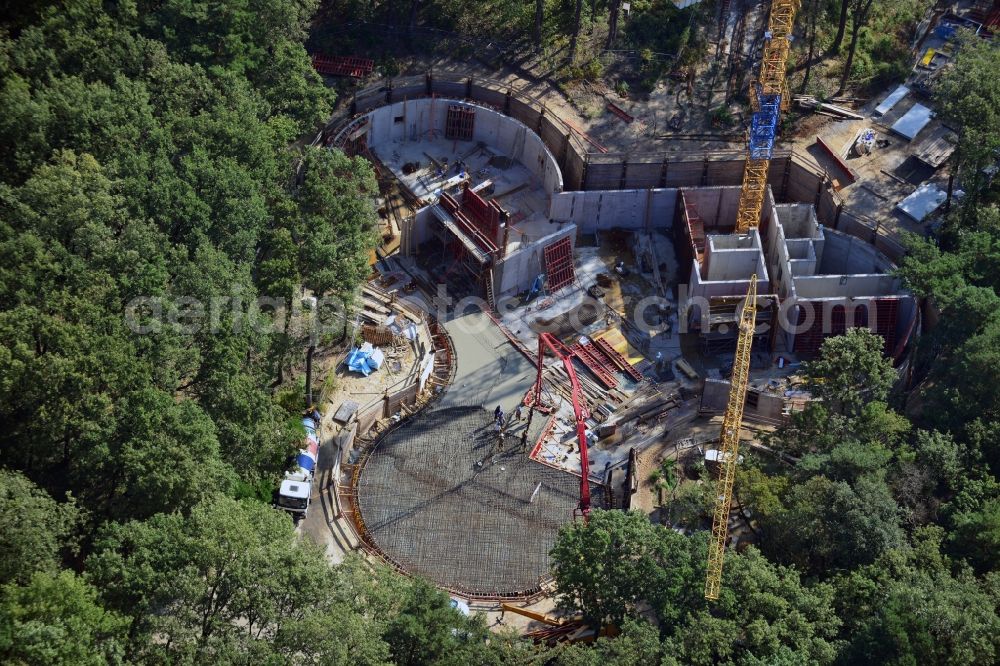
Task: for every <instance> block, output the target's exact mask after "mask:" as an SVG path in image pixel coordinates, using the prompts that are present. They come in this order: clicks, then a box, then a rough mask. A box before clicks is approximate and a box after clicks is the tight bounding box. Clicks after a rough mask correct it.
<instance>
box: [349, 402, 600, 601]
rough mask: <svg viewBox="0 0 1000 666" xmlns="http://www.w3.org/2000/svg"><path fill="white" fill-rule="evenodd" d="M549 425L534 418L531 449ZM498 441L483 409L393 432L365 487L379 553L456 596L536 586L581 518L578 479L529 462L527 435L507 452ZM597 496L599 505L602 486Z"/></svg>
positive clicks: (460, 410) (443, 412) (372, 462)
mask: <svg viewBox="0 0 1000 666" xmlns="http://www.w3.org/2000/svg"><path fill="white" fill-rule="evenodd" d="M543 423H544V418H540V417H539V415H535V418H534V420H533V423H532V426H533V427H532V431H533V432H531V433H529V437H528V442H529V446H530V445H531V443H533V442H534V437H537V436H538V431H540V429H541V426H542V424H543ZM496 437H497V436H496V432H495V429H494V425H493V417H492V414H491V413H490V412H488V411H487V410H485V409H482V408H481V407H449V408H442V409H437V410H433V411H429V412H426V413H424V414H421V415H419V416H417V417H416V418H414V419H413V420H411V421H409V422H408V423H406V424H404V425H403V426H401V427H400V428H398V429H397V430H395V431H393V432H390V433H389V434H387V435H386V436H385V437H384V438H383V439H382V440H381V441H380V442H379V443H378V444H377V445H376V448H375V450H374V451H373V452H372V454H371V457H370V458H369V459H368V461H367V462H366V463H365V466H364V468H363V469H362V470H361V477H360V480H359V485H358V506H359V509H360V512H361V516H362V518H363V520H364V523H365V528H366V529H367V531H368V534H369V536H370V537H371V538H372V539H373V540H374V541H375V543H376V544H377V545H378V547H379V548H380V549H382V550H383V551H384V552H385V553H386V554H387V555H388V556H390V557H391V558H392V559H394V560H395V561H396V562H397V563H399V564H400V565H402V566H403V567H404V568H405V569H407V570H408V571H409V572H410V573H413V574H417V575H421V576H424V577H426V578H428V579H430V580H432V581H434V582H435V583H437V584H439V585H441V586H443V587H447V588H451V589H454V590H460V591H465V592H470V593H475V594H483V595H494V594H495V595H507V594H518V593H521V592H523V591H526V590H531V589H534V588H536V587H537V586H538V584H539V582H540V581H541V580H542V579H543V578H544V577H545V576H546V575H547V574H548V571H549V550H550V549H551V548H552V545H553V544H554V543H555V538H556V534H557V532H558V530H559V526H560V525H562V524H563V523H566V522H568V521H571V520H572V519H573V510H574V508H576V506H577V505H578V503H579V489H580V480H579V477H576V476H573V475H571V474H568V473H565V472H560V471H559V470H555V469H552V468H550V467H547V466H545V465H542V464H540V463H537V462H534V461H531V460H529V459H528V456H527V454H526V453H524V452H522V451H521V449H520V429H515V431H514V435H513V436H512V437H509V438H508V439H507V442H506V444H505V451H504V452H503V453H497V447H496V441H497V440H496ZM539 485H540V488H539ZM536 488H538V494H537V495H535V497H534V499H533V500H532V495H533V494H534V493H535V490H536ZM592 490H593V495H594V497H595V500H599V499H600V494H599V493H598V492H597V491H598V486H597V484H594V487H593V489H592Z"/></svg>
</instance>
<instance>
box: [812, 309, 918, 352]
mask: <svg viewBox="0 0 1000 666" xmlns="http://www.w3.org/2000/svg"><path fill="white" fill-rule="evenodd" d="M899 303H900V299H899V298H898V297H886V298H876V299H872V301H871V302H868V303H858V304H857V305H855V306H854V321H853V322H852V325H851V328H858V327H861V326H864V327H870V328H873V329H874V332H875V333H877V334H878V335H881V336H882V339H883V340H885V345H884V347H883V351H884V353H885V354H887V355H891V354H892V352H893V349H894V347H895V344H896V326H897V323H898V321H899ZM802 305H803V306H804V307H802V308H800V309H799V316H798V322H797V324H798V325H799V326H802V325H804V324H805V323H806V321H807V320H808V315H807V314H806V308H812V310H813V312H814V313H815V316H814V318H813V321H812V323H811V324H810V325H809V328H808V329H807V330H805V331H800V332H799V333H797V334H796V335H795V344H794V347H795V352H796V353H797V354H801V355H802V356H805V357H809V356H815V355H816V354H818V353H819V348H820V347H821V346H822V345H823V340H825V339H826V338H829V337H833V336H835V335H843V334H844V333H845V332H847V329H848V326H847V311H846V309H845V308H844V306H843V305H835V306H834V307H833V308H832V309H831V310H826V309H824V307H823V301H806V302H804V303H803V304H802ZM872 306H874V307H872ZM871 310H874V312H872V311H871ZM873 317H874V319H873Z"/></svg>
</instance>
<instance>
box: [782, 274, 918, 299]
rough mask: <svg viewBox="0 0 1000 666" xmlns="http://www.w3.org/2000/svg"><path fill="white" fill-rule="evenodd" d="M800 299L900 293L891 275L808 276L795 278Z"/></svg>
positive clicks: (867, 296)
mask: <svg viewBox="0 0 1000 666" xmlns="http://www.w3.org/2000/svg"><path fill="white" fill-rule="evenodd" d="M795 292H796V294H797V295H798V297H799V298H801V299H809V300H816V299H819V298H869V297H876V296H895V295H896V294H898V293H900V289H899V280H898V279H896V278H894V277H893V276H891V275H810V276H808V277H800V278H795Z"/></svg>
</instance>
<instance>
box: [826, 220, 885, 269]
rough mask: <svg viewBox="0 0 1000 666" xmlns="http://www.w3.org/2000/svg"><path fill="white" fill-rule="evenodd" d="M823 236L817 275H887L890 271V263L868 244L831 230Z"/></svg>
mask: <svg viewBox="0 0 1000 666" xmlns="http://www.w3.org/2000/svg"><path fill="white" fill-rule="evenodd" d="M824 236H825V237H826V243H825V245H824V248H823V254H822V256H821V257H820V260H819V270H818V272H819V273H821V274H835V275H837V274H842V273H887V272H889V271H890V270H892V263H891V262H890V261H889V260H888V259H887V258H886V257H885V256H882V255H881V253H879V251H878V250H877V249H876V248H875V246H873V245H871V244H869V243H866V242H865V241H863V240H860V239H858V238H855V237H853V236H848V235H847V234H842V233H840V232H837V231H831V230H827V231H826V233H825V234H824Z"/></svg>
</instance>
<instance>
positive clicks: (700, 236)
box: [681, 192, 705, 263]
mask: <svg viewBox="0 0 1000 666" xmlns="http://www.w3.org/2000/svg"><path fill="white" fill-rule="evenodd" d="M681 203H682V204H683V205H684V221H685V224H686V228H687V232H688V233H687V236H688V239H689V240H690V241H691V251H692V252H693V253H694V258H695V259H697V260H698V263H701V259H702V257H703V256H704V254H705V223H704V222H703V221H702V219H701V216H700V215H698V208H697V207H696V206H695V205H694V202H689V201H688V200H687V197H685V196H684V192H681Z"/></svg>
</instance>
